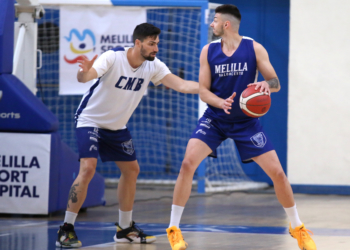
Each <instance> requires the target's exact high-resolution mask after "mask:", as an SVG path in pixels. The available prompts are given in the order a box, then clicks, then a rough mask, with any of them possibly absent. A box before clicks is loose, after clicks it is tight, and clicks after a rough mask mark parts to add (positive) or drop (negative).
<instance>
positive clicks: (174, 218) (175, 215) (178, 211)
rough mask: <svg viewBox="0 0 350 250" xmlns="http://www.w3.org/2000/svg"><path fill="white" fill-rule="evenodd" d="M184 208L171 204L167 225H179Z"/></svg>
mask: <svg viewBox="0 0 350 250" xmlns="http://www.w3.org/2000/svg"><path fill="white" fill-rule="evenodd" d="M184 209H185V207H180V206H176V205H172V206H171V216H170V224H169V227H172V226H176V227H177V228H179V227H180V220H181V216H182V212H183V211H184Z"/></svg>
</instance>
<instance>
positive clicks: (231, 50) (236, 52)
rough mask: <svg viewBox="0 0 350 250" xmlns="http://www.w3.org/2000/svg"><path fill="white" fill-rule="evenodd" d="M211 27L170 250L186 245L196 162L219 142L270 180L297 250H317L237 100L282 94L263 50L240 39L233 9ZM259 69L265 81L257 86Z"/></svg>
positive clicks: (225, 8) (264, 140) (272, 156)
mask: <svg viewBox="0 0 350 250" xmlns="http://www.w3.org/2000/svg"><path fill="white" fill-rule="evenodd" d="M215 13H216V14H215V17H214V21H213V22H212V23H211V25H210V26H211V27H212V28H213V33H214V34H215V35H216V36H219V37H221V39H219V40H217V41H214V42H212V43H210V44H208V45H206V46H204V48H203V49H202V52H201V56H200V73H199V84H200V88H199V94H200V98H201V99H202V100H203V101H204V102H206V103H207V104H208V108H207V110H206V111H205V113H204V115H203V117H202V118H201V119H199V122H198V125H197V128H196V129H195V130H194V132H193V134H192V136H191V139H190V141H189V142H188V145H187V149H186V153H185V158H184V160H183V162H182V166H181V170H180V173H179V176H178V179H177V181H176V185H175V190H174V197H173V205H172V211H171V219H170V225H169V228H168V229H167V230H166V231H167V234H168V239H169V242H170V245H171V247H172V249H173V250H184V249H186V248H187V243H186V242H185V241H184V240H183V237H182V234H181V231H180V229H179V224H180V219H181V216H182V212H183V210H184V207H185V205H186V202H187V200H188V199H189V197H190V193H191V187H192V180H193V175H194V173H195V170H196V169H197V167H198V165H199V164H200V162H202V161H203V160H204V159H205V158H206V157H207V156H208V155H210V154H212V155H214V156H215V155H216V148H217V147H218V146H219V145H220V144H221V142H222V141H224V140H226V139H227V138H232V139H233V140H234V141H235V144H236V146H237V149H238V151H239V154H240V156H241V159H242V161H243V162H249V161H252V160H253V161H255V162H256V163H257V164H258V165H259V166H260V167H261V168H262V169H263V170H264V171H265V172H266V173H267V175H268V176H269V177H270V178H271V179H272V181H273V183H274V188H275V192H276V195H277V199H278V200H279V202H280V203H281V205H282V206H283V207H284V209H285V211H286V213H287V215H288V218H289V219H290V221H291V224H290V229H289V232H290V234H291V236H292V237H294V238H296V239H297V241H298V245H299V247H300V249H301V250H315V249H316V245H315V243H314V241H313V240H312V239H311V237H310V235H309V233H308V231H309V230H307V229H306V228H305V226H304V224H303V223H302V222H301V221H300V219H299V216H298V212H297V209H296V206H295V202H294V198H293V192H292V189H291V186H290V184H289V182H288V179H287V177H286V175H285V173H284V171H283V169H282V166H281V164H280V162H279V159H278V157H277V154H276V151H275V150H274V148H273V146H272V145H271V142H270V140H269V139H268V137H267V136H266V134H265V132H264V130H263V128H262V126H261V124H260V122H259V119H256V118H251V117H248V116H246V115H245V114H244V113H243V112H242V111H241V109H240V107H239V102H238V99H237V98H239V96H240V95H241V93H242V92H243V90H244V89H246V88H247V86H253V87H255V89H260V91H261V92H264V93H266V94H270V93H271V92H278V91H279V90H280V83H279V80H278V78H277V75H276V73H275V70H274V68H273V67H272V65H271V63H270V61H269V57H268V54H267V52H266V50H265V48H264V47H263V46H262V45H261V44H259V43H257V42H255V41H253V40H252V39H250V38H248V37H242V36H240V35H239V33H238V30H239V25H240V20H241V14H240V12H239V10H238V9H237V7H236V6H234V5H228V4H227V5H221V6H219V7H217V8H216V10H215ZM257 70H258V71H260V73H261V74H262V76H263V77H264V79H265V81H262V82H256V79H257Z"/></svg>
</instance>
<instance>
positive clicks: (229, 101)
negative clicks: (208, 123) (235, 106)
mask: <svg viewBox="0 0 350 250" xmlns="http://www.w3.org/2000/svg"><path fill="white" fill-rule="evenodd" d="M235 96H236V92H233V94H232V95H231V96H230V97H229V98H227V99H225V100H224V101H223V102H222V104H221V108H222V109H223V110H224V111H225V113H226V114H228V115H229V114H230V111H229V110H230V109H231V108H232V103H233V102H234V101H233V98H235Z"/></svg>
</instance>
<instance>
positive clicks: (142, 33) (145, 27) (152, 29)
mask: <svg viewBox="0 0 350 250" xmlns="http://www.w3.org/2000/svg"><path fill="white" fill-rule="evenodd" d="M159 34H160V29H159V28H157V27H156V26H154V25H152V24H150V23H141V24H139V25H137V26H136V28H135V29H134V33H133V35H132V37H133V41H134V44H135V41H136V39H139V40H140V41H141V42H143V40H144V39H145V38H147V37H149V36H150V37H154V38H156V37H157V36H158V35H159Z"/></svg>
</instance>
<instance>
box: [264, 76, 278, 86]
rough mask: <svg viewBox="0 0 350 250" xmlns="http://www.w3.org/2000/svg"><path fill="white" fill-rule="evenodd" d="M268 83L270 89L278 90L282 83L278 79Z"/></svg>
mask: <svg viewBox="0 0 350 250" xmlns="http://www.w3.org/2000/svg"><path fill="white" fill-rule="evenodd" d="M266 82H267V84H268V85H269V86H270V89H278V88H279V87H280V81H279V80H278V78H277V77H276V78H272V79H270V80H268V81H266Z"/></svg>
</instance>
